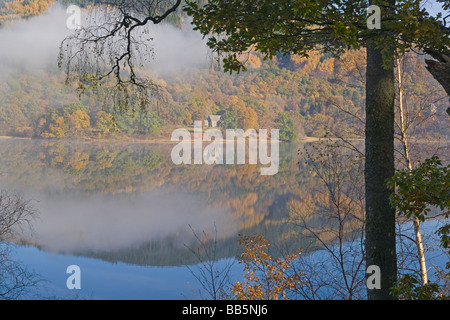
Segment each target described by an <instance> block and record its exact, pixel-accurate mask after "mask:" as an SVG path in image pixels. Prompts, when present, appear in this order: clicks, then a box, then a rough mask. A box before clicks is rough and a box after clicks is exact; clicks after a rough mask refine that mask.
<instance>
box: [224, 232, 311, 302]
mask: <svg viewBox="0 0 450 320" xmlns="http://www.w3.org/2000/svg"><path fill="white" fill-rule="evenodd" d="M239 243H240V245H241V246H242V247H243V249H242V252H241V255H240V258H239V261H240V263H241V264H243V265H244V272H245V273H244V281H242V282H236V283H235V284H234V285H233V287H232V289H231V292H232V293H233V294H234V295H235V296H236V298H237V299H238V300H280V299H289V298H290V296H291V295H292V294H294V295H295V291H297V290H298V288H299V287H301V286H302V285H303V283H304V281H306V275H305V274H304V273H303V272H297V271H296V270H295V269H294V268H293V264H294V262H295V261H296V260H297V259H298V258H299V256H300V254H301V252H300V251H298V252H296V253H294V254H290V255H287V256H285V257H278V258H277V257H274V256H273V255H271V254H270V253H269V245H270V244H269V242H268V241H267V240H266V239H264V237H263V236H262V235H261V234H255V235H251V236H241V237H240V239H239Z"/></svg>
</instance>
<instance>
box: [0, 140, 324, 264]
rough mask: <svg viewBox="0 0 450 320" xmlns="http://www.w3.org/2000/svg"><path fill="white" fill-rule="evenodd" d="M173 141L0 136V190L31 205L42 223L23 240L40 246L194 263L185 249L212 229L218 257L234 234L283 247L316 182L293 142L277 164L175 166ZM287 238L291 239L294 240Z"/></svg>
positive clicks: (228, 252)
mask: <svg viewBox="0 0 450 320" xmlns="http://www.w3.org/2000/svg"><path fill="white" fill-rule="evenodd" d="M173 145H174V144H171V143H154V144H151V143H124V142H86V141H78V142H74V141H70V142H65V141H49V140H27V139H2V140H0V150H1V154H2V156H1V159H0V172H2V180H1V184H2V187H3V188H8V189H12V190H15V191H20V192H22V193H23V194H24V195H26V196H27V197H30V198H33V199H34V200H35V201H36V207H37V208H38V209H39V214H40V219H39V221H36V223H35V233H34V234H33V235H28V236H26V237H25V239H24V240H26V241H28V242H30V243H33V244H34V245H36V246H38V247H40V248H42V249H43V250H48V251H53V252H64V253H72V254H80V255H89V256H95V257H100V258H102V259H105V260H110V261H123V262H127V263H133V264H142V265H176V264H181V263H186V262H187V261H194V259H195V258H194V257H193V256H192V254H191V253H190V252H189V250H187V248H186V245H188V246H191V245H192V246H194V245H195V243H194V240H195V238H194V237H193V233H192V230H191V229H190V228H192V229H193V230H195V231H197V232H202V231H207V232H209V231H211V230H213V228H214V226H215V228H217V231H218V249H217V251H218V252H217V254H218V257H219V258H220V257H228V256H233V255H235V254H236V253H237V250H238V247H237V241H236V240H237V236H238V234H242V233H254V232H264V233H265V234H266V237H267V238H268V239H269V240H270V241H271V243H278V242H285V240H286V239H287V238H289V237H291V236H292V234H293V233H290V232H289V228H291V225H290V224H289V223H287V222H288V220H289V212H288V209H287V204H288V201H291V200H292V199H295V198H298V197H299V195H300V194H301V193H302V192H306V190H311V189H312V188H314V187H315V186H316V185H317V184H318V182H317V179H316V178H315V177H314V176H313V175H312V174H311V170H309V169H308V168H307V167H306V166H305V164H304V162H302V161H301V162H299V156H298V150H299V149H300V148H301V147H302V146H301V145H298V144H287V143H286V144H283V143H282V144H281V145H280V168H279V172H278V173H277V174H275V175H273V176H261V175H260V171H259V168H258V166H257V165H179V166H177V165H174V164H173V163H172V161H171V158H170V153H171V149H172V147H173ZM292 239H293V238H292Z"/></svg>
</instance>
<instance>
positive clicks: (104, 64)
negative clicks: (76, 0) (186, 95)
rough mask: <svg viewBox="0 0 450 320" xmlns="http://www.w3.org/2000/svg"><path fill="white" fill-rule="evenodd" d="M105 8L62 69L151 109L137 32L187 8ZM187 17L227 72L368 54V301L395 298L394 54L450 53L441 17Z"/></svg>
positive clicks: (276, 5) (389, 11)
mask: <svg viewBox="0 0 450 320" xmlns="http://www.w3.org/2000/svg"><path fill="white" fill-rule="evenodd" d="M438 2H446V1H444V0H439V1H438ZM105 4H107V8H108V9H109V11H107V12H106V19H105V17H102V18H101V19H100V21H99V22H98V23H97V25H93V26H90V27H84V28H81V29H80V30H78V31H77V32H76V33H75V35H73V36H71V37H69V38H67V39H66V40H65V41H64V42H63V44H62V46H61V55H60V60H59V62H60V66H65V70H66V72H67V74H68V76H69V77H70V76H71V75H73V74H75V75H80V76H81V79H82V80H83V81H82V82H81V83H85V82H86V81H93V82H96V83H98V82H99V81H102V80H104V79H105V78H107V77H113V78H114V79H115V80H116V86H115V87H116V89H117V92H118V94H117V96H118V97H119V98H120V101H123V102H124V103H125V105H128V104H129V102H130V99H128V98H126V97H129V94H128V93H129V91H128V89H127V85H128V84H131V85H135V86H136V87H137V88H138V89H137V91H136V92H135V94H133V95H131V100H132V101H135V102H136V103H135V105H139V106H144V105H145V104H146V103H147V102H148V96H149V94H152V93H154V92H155V89H157V86H155V83H154V81H151V80H150V79H147V78H143V77H140V75H139V74H138V73H137V72H136V65H137V64H138V63H139V62H138V59H137V58H139V55H141V56H142V55H143V54H144V55H145V54H147V56H148V54H151V53H152V50H151V49H152V48H151V46H150V45H149V42H148V41H145V38H143V37H141V36H139V35H137V34H136V33H138V32H139V31H140V29H143V30H145V25H146V24H147V23H148V24H150V23H153V24H158V23H161V22H162V21H163V20H164V19H166V18H167V17H168V16H169V15H170V14H171V13H173V12H175V11H176V10H177V9H178V8H179V7H180V4H181V0H177V1H169V0H168V1H167V2H166V1H164V2H160V1H152V0H148V1H142V2H141V1H138V2H135V1H128V0H118V1H111V2H105ZM368 5H378V6H379V8H380V12H381V27H380V28H368V27H367V18H368V14H367V8H368ZM111 7H112V8H113V9H111ZM114 8H117V10H114ZM185 9H186V12H187V13H188V14H189V15H190V16H192V17H193V24H194V26H195V29H197V30H199V31H200V32H201V33H202V34H203V35H205V36H207V37H208V39H209V40H208V45H209V46H210V48H212V49H213V51H214V52H216V53H219V54H221V55H222V59H221V60H222V62H223V67H224V69H225V71H230V72H231V71H237V72H239V71H242V70H245V69H246V68H245V66H244V65H243V63H242V62H243V60H242V59H240V56H241V55H242V54H244V55H245V54H248V53H249V52H250V51H259V52H260V53H261V54H262V56H263V58H266V59H267V58H271V57H274V56H276V55H277V54H281V55H289V54H298V55H300V56H306V57H307V56H308V54H309V53H310V52H311V51H312V50H314V49H318V50H321V51H323V52H329V53H332V54H334V55H336V56H339V55H340V54H341V53H342V52H343V51H344V50H347V49H360V48H362V47H365V48H366V49H367V50H366V52H367V57H366V61H367V73H366V79H367V81H366V108H365V111H366V127H365V141H366V145H365V153H366V156H365V189H366V192H365V194H366V214H367V216H366V217H367V223H366V228H367V230H366V249H367V261H366V263H367V264H368V265H377V266H379V267H380V268H381V270H382V273H381V275H382V279H381V282H382V285H381V286H382V289H381V290H372V291H371V292H370V293H369V298H370V299H389V298H392V296H391V295H390V292H389V288H390V287H391V286H392V285H393V283H394V282H395V279H396V271H397V269H396V255H395V211H394V209H393V208H392V206H391V205H390V203H389V194H390V190H389V189H388V188H387V187H386V185H385V180H386V179H387V178H389V177H391V176H392V175H393V174H394V143H393V140H394V139H393V132H394V129H393V127H394V97H395V90H394V72H393V61H394V57H395V54H396V52H397V51H396V49H398V50H399V51H400V52H405V51H407V50H409V49H410V48H411V47H413V46H414V47H415V48H417V49H418V50H420V49H424V48H433V49H436V50H439V51H440V52H447V53H448V52H449V48H448V47H449V42H450V39H449V37H448V34H449V32H450V31H449V28H448V27H446V26H445V24H444V20H443V19H442V16H440V17H437V18H433V17H431V16H430V15H429V14H428V13H427V12H426V11H425V10H423V9H422V8H421V3H420V1H419V0H408V1H406V0H405V1H395V0H388V1H383V0H374V1H369V2H367V1H358V0H356V1H338V0H333V1H296V2H292V1H288V0H283V1H277V2H267V1H237V0H232V1H224V0H211V1H208V3H207V4H205V3H203V2H201V3H200V4H199V3H198V2H188V3H187V6H186V7H185ZM80 48H81V50H80ZM93 70H95V72H94V74H92V71H93ZM269 89H273V88H269Z"/></svg>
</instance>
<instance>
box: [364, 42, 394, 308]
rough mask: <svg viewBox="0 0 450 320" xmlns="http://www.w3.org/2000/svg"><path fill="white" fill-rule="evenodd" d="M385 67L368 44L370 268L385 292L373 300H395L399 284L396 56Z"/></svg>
mask: <svg viewBox="0 0 450 320" xmlns="http://www.w3.org/2000/svg"><path fill="white" fill-rule="evenodd" d="M392 53H393V51H392ZM385 62H386V61H385ZM385 66H386V64H383V56H382V52H381V50H380V49H379V48H376V47H375V45H373V44H368V46H367V75H366V129H365V133H366V137H365V191H366V229H365V233H366V244H365V249H366V264H367V265H366V267H368V266H370V265H376V266H378V267H379V268H380V270H381V275H380V276H381V277H380V281H381V288H380V289H376V288H375V289H368V290H367V294H368V299H369V300H390V299H394V297H393V296H392V295H391V294H390V289H391V287H392V286H393V285H394V284H395V282H396V280H397V257H396V250H395V248H396V245H395V209H394V208H393V207H392V206H391V204H390V201H389V196H390V193H391V190H389V189H388V188H387V186H386V183H385V180H386V179H387V178H390V177H392V175H393V174H394V172H395V166H394V103H395V81H394V79H395V76H394V64H393V54H392V60H391V61H390V62H389V64H388V67H385Z"/></svg>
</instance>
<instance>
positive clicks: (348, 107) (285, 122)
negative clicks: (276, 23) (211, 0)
mask: <svg viewBox="0 0 450 320" xmlns="http://www.w3.org/2000/svg"><path fill="white" fill-rule="evenodd" d="M0 1H2V0H0ZM3 1H4V0H3ZM3 1H2V2H0V8H3V9H1V10H2V11H1V12H5V9H8V10H9V11H11V12H12V11H14V10H15V9H14V10H13V9H12V8H20V10H19V9H17V10H16V12H18V15H19V16H23V17H29V16H30V15H33V14H39V13H41V12H44V11H45V9H46V8H47V7H48V6H49V5H50V4H51V1H39V0H35V2H30V1H25V0H22V1H14V2H8V3H3ZM80 3H81V2H80ZM31 8H33V10H32V9H31ZM3 16H4V17H5V15H3ZM175 17H178V18H177V19H175V20H177V21H181V20H182V16H181V15H180V14H178V15H176V16H175ZM22 23H27V22H22ZM174 24H175V25H177V23H174ZM185 27H186V26H185ZM187 27H189V25H188V26H187ZM179 54H180V53H179ZM246 58H247V59H248V60H247V66H248V71H247V72H244V73H241V74H239V75H236V74H233V75H229V74H224V73H223V72H222V70H221V69H220V67H219V66H217V65H215V64H213V63H211V64H209V66H205V67H197V66H196V67H186V68H185V69H183V70H180V69H177V70H175V71H171V72H166V73H163V74H161V73H160V74H159V75H158V73H156V74H155V75H153V77H154V79H155V82H156V83H158V85H159V86H160V89H161V90H160V96H159V97H158V98H155V99H154V100H153V101H152V102H151V103H149V104H148V105H147V106H145V107H146V110H145V111H143V110H141V109H140V108H139V107H137V106H134V107H133V108H131V109H133V110H131V109H130V110H128V111H125V112H119V110H118V108H117V106H115V104H114V103H113V99H112V98H111V96H110V94H111V93H110V92H108V91H107V90H106V89H105V88H101V87H97V88H91V87H87V88H86V89H85V91H84V92H83V93H82V94H81V95H79V94H78V92H77V91H76V88H75V87H74V86H73V87H71V86H66V85H65V83H64V74H63V72H62V71H61V70H59V69H57V68H56V61H54V64H53V63H52V64H45V65H43V66H42V67H40V68H38V69H37V70H25V69H23V68H17V69H15V70H13V71H10V72H9V73H8V74H7V75H6V76H3V77H2V74H1V72H0V135H11V136H20V137H41V138H68V137H89V138H105V137H124V136H133V137H152V138H158V137H165V138H167V137H168V136H170V132H171V131H172V130H173V129H174V128H179V127H182V126H190V125H192V124H193V121H195V120H205V119H206V118H207V117H208V115H214V114H220V115H221V117H222V121H221V122H220V125H221V126H222V127H223V128H243V129H247V128H254V129H258V128H274V127H277V128H279V129H280V130H281V134H282V135H283V136H284V137H285V140H294V139H295V138H298V137H302V136H304V135H307V136H317V137H319V136H323V135H324V134H325V133H326V132H331V134H335V135H338V136H345V137H360V136H361V134H362V132H363V123H364V105H365V100H364V96H365V93H364V77H365V66H364V52H362V51H360V52H347V53H345V54H343V55H342V56H341V57H340V59H336V58H333V57H331V56H329V55H325V54H321V53H319V52H311V54H310V56H309V57H308V58H304V57H299V56H294V55H292V56H285V57H283V56H279V57H277V58H275V59H273V60H270V61H267V60H266V61H264V60H263V59H261V57H260V56H259V55H258V54H256V53H251V54H250V55H249V56H248V57H246ZM167 67H168V68H169V67H170V66H167ZM142 71H145V72H151V70H142ZM404 83H406V89H405V90H406V103H407V104H408V108H409V110H410V112H412V113H413V112H419V111H420V112H421V113H423V116H424V117H425V116H431V117H430V119H429V121H426V122H423V123H421V124H420V127H417V129H416V130H415V134H420V135H421V136H424V135H425V136H426V138H437V137H442V136H443V137H444V138H445V137H448V134H449V131H448V130H449V129H448V127H447V126H445V123H444V122H443V121H445V120H446V119H447V117H448V116H447V115H446V113H445V110H446V108H447V107H448V101H447V99H443V97H445V96H446V94H445V92H444V91H443V89H442V88H441V87H440V86H439V85H438V83H437V82H436V81H435V80H434V79H433V78H432V76H431V75H430V74H429V73H428V72H427V71H426V69H425V68H424V61H423V57H422V56H419V55H416V54H414V53H411V54H409V55H408V59H407V63H406V76H405V79H404Z"/></svg>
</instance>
